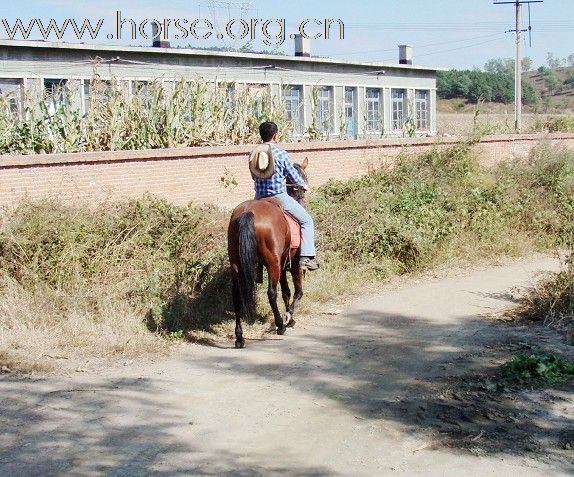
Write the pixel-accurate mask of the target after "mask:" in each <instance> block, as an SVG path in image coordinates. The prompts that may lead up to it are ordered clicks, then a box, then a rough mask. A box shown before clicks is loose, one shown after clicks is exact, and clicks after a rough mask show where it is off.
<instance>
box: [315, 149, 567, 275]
mask: <svg viewBox="0 0 574 477" xmlns="http://www.w3.org/2000/svg"><path fill="white" fill-rule="evenodd" d="M573 191H574V154H573V153H572V152H571V151H568V150H558V149H550V148H548V147H546V146H540V147H539V148H537V149H536V150H535V151H534V152H533V154H532V156H531V157H530V159H529V161H528V162H526V163H525V162H524V161H515V162H508V163H501V164H500V165H499V166H497V167H495V168H494V169H490V170H489V169H485V168H482V167H480V166H479V164H478V161H477V158H476V157H475V154H474V152H473V149H472V143H468V144H463V145H460V146H455V147H451V148H449V149H445V150H439V149H438V148H436V149H434V150H432V151H430V152H427V153H425V154H422V155H421V156H419V157H414V156H408V155H403V156H402V157H400V158H399V161H398V163H397V164H396V165H395V166H394V167H392V168H390V169H383V170H380V171H378V172H375V173H373V174H371V175H369V176H365V177H361V178H358V179H354V180H351V181H349V182H336V181H332V182H330V183H328V184H327V185H325V186H324V187H322V188H320V189H319V191H318V193H317V194H316V195H315V196H314V197H313V199H312V201H311V203H310V206H311V209H312V212H313V215H314V217H316V221H317V223H318V227H319V230H320V233H319V237H320V241H321V243H320V248H321V249H322V250H324V251H326V252H328V253H329V254H332V255H333V256H334V257H337V258H336V259H337V260H344V261H350V262H352V263H362V264H368V265H369V266H371V267H372V268H373V270H374V271H375V272H377V271H379V272H383V273H384V272H385V271H387V270H388V269H389V266H391V268H392V269H394V270H396V271H401V272H404V271H412V270H415V269H417V268H422V267H427V266H429V265H432V264H433V263H436V262H437V260H441V261H444V260H448V259H449V258H451V257H453V258H463V259H469V258H471V257H472V255H473V254H474V255H496V254H509V253H510V254H512V253H520V247H521V246H522V244H523V242H525V241H526V242H528V243H530V244H535V245H534V246H540V247H548V246H553V245H565V244H568V243H570V242H571V241H572V233H573V225H572V224H573V223H574V194H573V193H572V192H573Z"/></svg>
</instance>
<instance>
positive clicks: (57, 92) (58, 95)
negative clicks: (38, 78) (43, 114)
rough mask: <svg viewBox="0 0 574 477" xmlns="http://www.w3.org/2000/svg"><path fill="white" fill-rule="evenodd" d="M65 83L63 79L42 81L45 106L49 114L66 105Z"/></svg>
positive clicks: (66, 92) (66, 81)
mask: <svg viewBox="0 0 574 477" xmlns="http://www.w3.org/2000/svg"><path fill="white" fill-rule="evenodd" d="M67 83H68V80H65V79H44V91H45V94H46V106H47V107H48V112H49V113H50V114H54V112H55V111H56V110H57V109H59V108H61V107H65V106H66V105H67V94H68V91H67V87H66V85H67Z"/></svg>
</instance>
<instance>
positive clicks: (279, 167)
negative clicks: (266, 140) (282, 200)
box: [252, 144, 305, 199]
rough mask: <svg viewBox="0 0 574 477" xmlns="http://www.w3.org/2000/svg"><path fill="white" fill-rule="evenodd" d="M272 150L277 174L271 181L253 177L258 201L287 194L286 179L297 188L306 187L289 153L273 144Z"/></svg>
mask: <svg viewBox="0 0 574 477" xmlns="http://www.w3.org/2000/svg"><path fill="white" fill-rule="evenodd" d="M271 150H272V151H273V159H274V161H275V174H273V175H272V176H271V177H270V178H269V179H259V178H258V177H254V176H252V177H253V180H254V181H255V198H256V199H262V198H263V197H269V196H272V195H277V194H281V193H284V192H287V186H286V183H285V178H287V179H289V181H291V183H292V184H295V185H297V186H301V187H302V186H304V185H305V181H304V180H303V178H302V177H301V174H299V171H297V169H295V166H293V163H292V162H291V159H289V154H287V151H284V150H283V149H279V148H278V147H277V146H276V145H275V144H271Z"/></svg>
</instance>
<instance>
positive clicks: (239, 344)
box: [235, 340, 245, 349]
mask: <svg viewBox="0 0 574 477" xmlns="http://www.w3.org/2000/svg"><path fill="white" fill-rule="evenodd" d="M235 347H236V348H237V349H240V348H245V340H241V341H240V340H237V341H236V342H235Z"/></svg>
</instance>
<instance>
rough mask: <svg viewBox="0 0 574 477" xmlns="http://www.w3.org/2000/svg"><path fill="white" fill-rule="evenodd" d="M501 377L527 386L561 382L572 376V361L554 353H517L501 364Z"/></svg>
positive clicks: (573, 368)
mask: <svg viewBox="0 0 574 477" xmlns="http://www.w3.org/2000/svg"><path fill="white" fill-rule="evenodd" d="M502 377H503V378H504V379H507V380H509V381H515V382H518V383H520V384H522V385H529V386H543V385H552V384H561V383H565V382H567V381H569V380H571V379H572V378H574V363H573V362H571V361H568V360H567V359H565V358H563V357H561V356H556V355H554V354H549V355H537V354H531V355H529V356H527V355H524V354H518V355H516V356H513V357H512V359H510V361H508V362H507V363H505V364H504V365H503V366H502Z"/></svg>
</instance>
